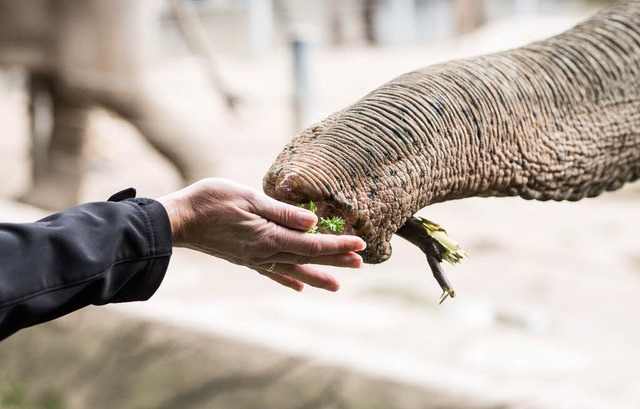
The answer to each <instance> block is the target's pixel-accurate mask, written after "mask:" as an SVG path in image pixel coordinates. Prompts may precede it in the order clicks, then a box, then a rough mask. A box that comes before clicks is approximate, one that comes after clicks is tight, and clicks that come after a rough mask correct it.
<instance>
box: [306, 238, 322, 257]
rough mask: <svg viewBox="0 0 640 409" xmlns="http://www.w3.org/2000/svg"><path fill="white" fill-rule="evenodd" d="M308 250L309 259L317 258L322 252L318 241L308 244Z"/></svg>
mask: <svg viewBox="0 0 640 409" xmlns="http://www.w3.org/2000/svg"><path fill="white" fill-rule="evenodd" d="M308 250H309V251H308V254H309V257H317V256H319V255H320V253H321V252H322V244H320V242H318V241H313V242H311V243H309V247H308Z"/></svg>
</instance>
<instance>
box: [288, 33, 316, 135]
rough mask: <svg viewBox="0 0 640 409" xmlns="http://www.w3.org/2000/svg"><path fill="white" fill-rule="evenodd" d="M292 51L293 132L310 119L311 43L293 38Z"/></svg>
mask: <svg viewBox="0 0 640 409" xmlns="http://www.w3.org/2000/svg"><path fill="white" fill-rule="evenodd" d="M291 51H292V53H293V81H294V91H293V115H294V126H295V132H299V131H300V130H302V129H303V128H304V127H305V126H307V125H309V121H310V119H311V105H312V102H311V101H312V95H311V79H310V70H311V44H310V43H309V41H306V40H302V39H300V38H294V39H293V40H292V41H291Z"/></svg>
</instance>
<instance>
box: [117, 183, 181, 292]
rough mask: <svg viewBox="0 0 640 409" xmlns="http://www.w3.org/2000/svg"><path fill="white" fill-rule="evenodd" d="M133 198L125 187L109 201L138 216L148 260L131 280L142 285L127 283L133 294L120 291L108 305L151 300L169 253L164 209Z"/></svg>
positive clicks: (168, 231)
mask: <svg viewBox="0 0 640 409" xmlns="http://www.w3.org/2000/svg"><path fill="white" fill-rule="evenodd" d="M135 195H136V190H135V189H133V188H129V189H125V190H123V191H121V192H118V193H116V194H114V195H113V196H111V197H110V198H109V201H112V202H120V203H124V204H128V205H130V206H133V207H134V208H135V209H136V210H137V211H138V212H140V213H141V215H142V217H143V219H144V223H145V226H146V230H147V234H146V235H147V238H148V246H149V250H148V251H149V256H151V257H150V258H149V259H148V265H147V266H146V271H145V272H144V274H140V275H136V276H135V277H133V278H132V280H140V281H144V282H143V283H140V285H137V283H129V284H132V285H127V288H129V289H136V291H135V292H129V291H126V290H125V291H121V292H120V293H119V294H117V296H116V297H115V298H114V299H112V300H111V302H116V303H117V302H129V301H146V300H148V299H149V298H151V296H152V295H153V294H155V292H156V291H157V290H158V288H159V287H160V284H161V283H162V280H163V279H164V275H165V273H166V271H167V268H168V266H169V260H170V258H171V254H172V250H173V244H172V235H171V222H170V220H169V215H168V214H167V211H166V209H165V208H164V206H163V205H162V204H161V203H160V202H158V201H156V200H153V199H149V198H145V197H139V198H136V197H135Z"/></svg>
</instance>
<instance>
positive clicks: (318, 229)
mask: <svg viewBox="0 0 640 409" xmlns="http://www.w3.org/2000/svg"><path fill="white" fill-rule="evenodd" d="M298 207H301V208H303V209H307V210H310V211H312V212H313V213H317V212H318V208H317V207H316V204H315V203H313V201H311V202H309V204H308V205H307V204H299V205H298ZM345 222H346V221H345V219H343V218H342V217H339V216H334V217H321V218H320V220H319V221H318V224H316V225H315V226H313V227H312V228H311V229H309V230H307V233H323V232H326V233H329V232H331V233H335V234H338V233H342V232H343V231H344V224H345Z"/></svg>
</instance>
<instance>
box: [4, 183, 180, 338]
mask: <svg viewBox="0 0 640 409" xmlns="http://www.w3.org/2000/svg"><path fill="white" fill-rule="evenodd" d="M134 192H135V191H134ZM134 194H135V193H134ZM110 200H111V199H110ZM170 256H171V226H170V224H169V217H168V216H167V213H166V211H165V209H164V207H163V206H162V205H161V204H160V203H158V202H156V201H154V200H151V199H144V198H139V199H135V198H128V199H125V200H122V201H120V202H115V201H108V202H96V203H87V204H83V205H80V206H77V207H74V208H71V209H68V210H65V211H63V212H60V213H56V214H53V215H51V216H49V217H46V218H44V219H42V220H39V221H37V222H35V223H28V224H10V223H0V340H2V339H4V338H6V337H8V336H9V335H11V334H13V333H14V332H16V331H18V330H20V329H21V328H25V327H28V326H31V325H35V324H39V323H42V322H45V321H49V320H52V319H54V318H58V317H60V316H62V315H65V314H68V313H70V312H72V311H75V310H77V309H79V308H82V307H85V306H87V305H90V304H94V305H102V304H107V303H116V302H126V301H142V300H147V299H149V298H150V297H151V296H152V295H153V294H154V293H155V291H156V290H157V288H158V287H159V286H160V283H161V282H162V279H163V278H164V274H165V271H166V269H167V266H168V264H169V258H170Z"/></svg>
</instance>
